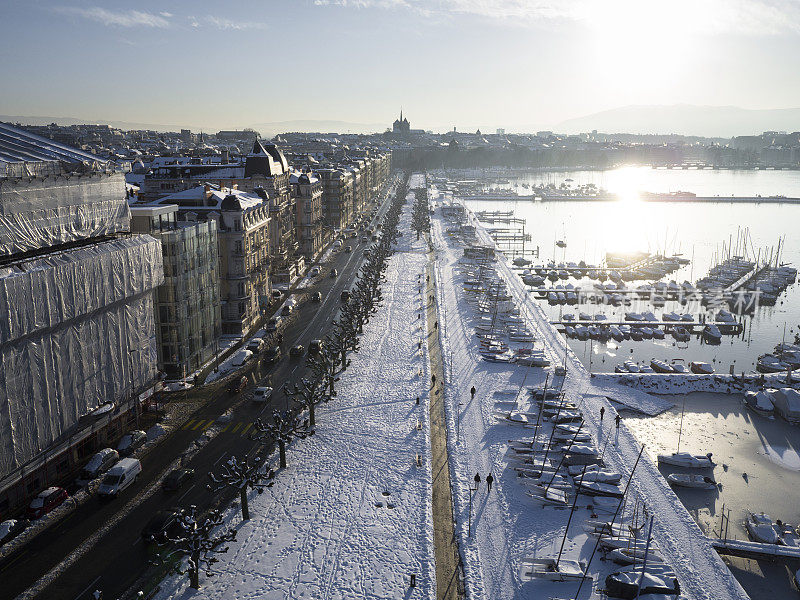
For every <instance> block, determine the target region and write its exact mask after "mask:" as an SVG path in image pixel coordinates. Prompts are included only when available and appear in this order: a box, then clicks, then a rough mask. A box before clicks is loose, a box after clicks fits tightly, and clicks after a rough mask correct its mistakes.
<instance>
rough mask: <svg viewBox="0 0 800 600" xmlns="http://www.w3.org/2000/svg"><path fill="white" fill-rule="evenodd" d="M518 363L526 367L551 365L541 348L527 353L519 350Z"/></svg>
mask: <svg viewBox="0 0 800 600" xmlns="http://www.w3.org/2000/svg"><path fill="white" fill-rule="evenodd" d="M515 356H516V363H517V364H518V365H523V366H526V367H542V368H543V367H549V366H550V361H549V360H548V358H547V356H545V353H544V352H543V351H541V350H535V351H533V352H530V353H527V354H520V353H519V352H517V354H516V355H515Z"/></svg>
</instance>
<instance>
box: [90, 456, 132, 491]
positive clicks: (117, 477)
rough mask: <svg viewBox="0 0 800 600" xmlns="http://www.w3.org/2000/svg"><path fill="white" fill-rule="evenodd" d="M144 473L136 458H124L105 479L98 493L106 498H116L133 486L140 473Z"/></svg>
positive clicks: (112, 468)
mask: <svg viewBox="0 0 800 600" xmlns="http://www.w3.org/2000/svg"><path fill="white" fill-rule="evenodd" d="M141 472H142V463H140V462H139V461H138V460H137V459H135V458H123V459H122V460H121V461H119V462H118V463H117V464H116V465H114V466H113V467H111V470H110V471H109V472H108V473H106V476H105V477H103V481H102V482H101V483H100V487H99V488H97V493H98V494H99V495H100V496H102V497H106V498H112V497H115V496H116V495H117V494H119V493H120V492H121V491H122V490H124V489H125V488H126V487H128V486H129V485H131V484H132V483H133V482H134V481H136V478H137V477H139V473H141Z"/></svg>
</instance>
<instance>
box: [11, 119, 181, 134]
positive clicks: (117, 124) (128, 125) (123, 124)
mask: <svg viewBox="0 0 800 600" xmlns="http://www.w3.org/2000/svg"><path fill="white" fill-rule="evenodd" d="M0 121H5V122H7V123H22V124H23V125H49V124H50V123H57V124H58V125H85V124H92V125H108V126H109V127H114V128H116V129H150V130H153V131H180V129H181V128H180V127H179V126H171V125H164V124H161V125H158V124H155V123H133V122H130V121H104V120H103V119H76V118H75V117H34V116H20V115H0ZM184 127H185V125H184Z"/></svg>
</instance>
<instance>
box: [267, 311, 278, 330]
mask: <svg viewBox="0 0 800 600" xmlns="http://www.w3.org/2000/svg"><path fill="white" fill-rule="evenodd" d="M280 324H281V318H280V317H279V316H277V315H275V316H274V317H270V319H269V321H267V328H266V329H267V331H278V326H279V325H280Z"/></svg>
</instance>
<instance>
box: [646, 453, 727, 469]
mask: <svg viewBox="0 0 800 600" xmlns="http://www.w3.org/2000/svg"><path fill="white" fill-rule="evenodd" d="M711 456H712V454H711V452H709V453H708V454H691V453H689V452H673V453H672V454H659V455H658V464H660V465H671V466H673V467H686V468H689V469H708V468H712V467H713V466H714V464H715V463H714V462H713V461H712V460H711Z"/></svg>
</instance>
